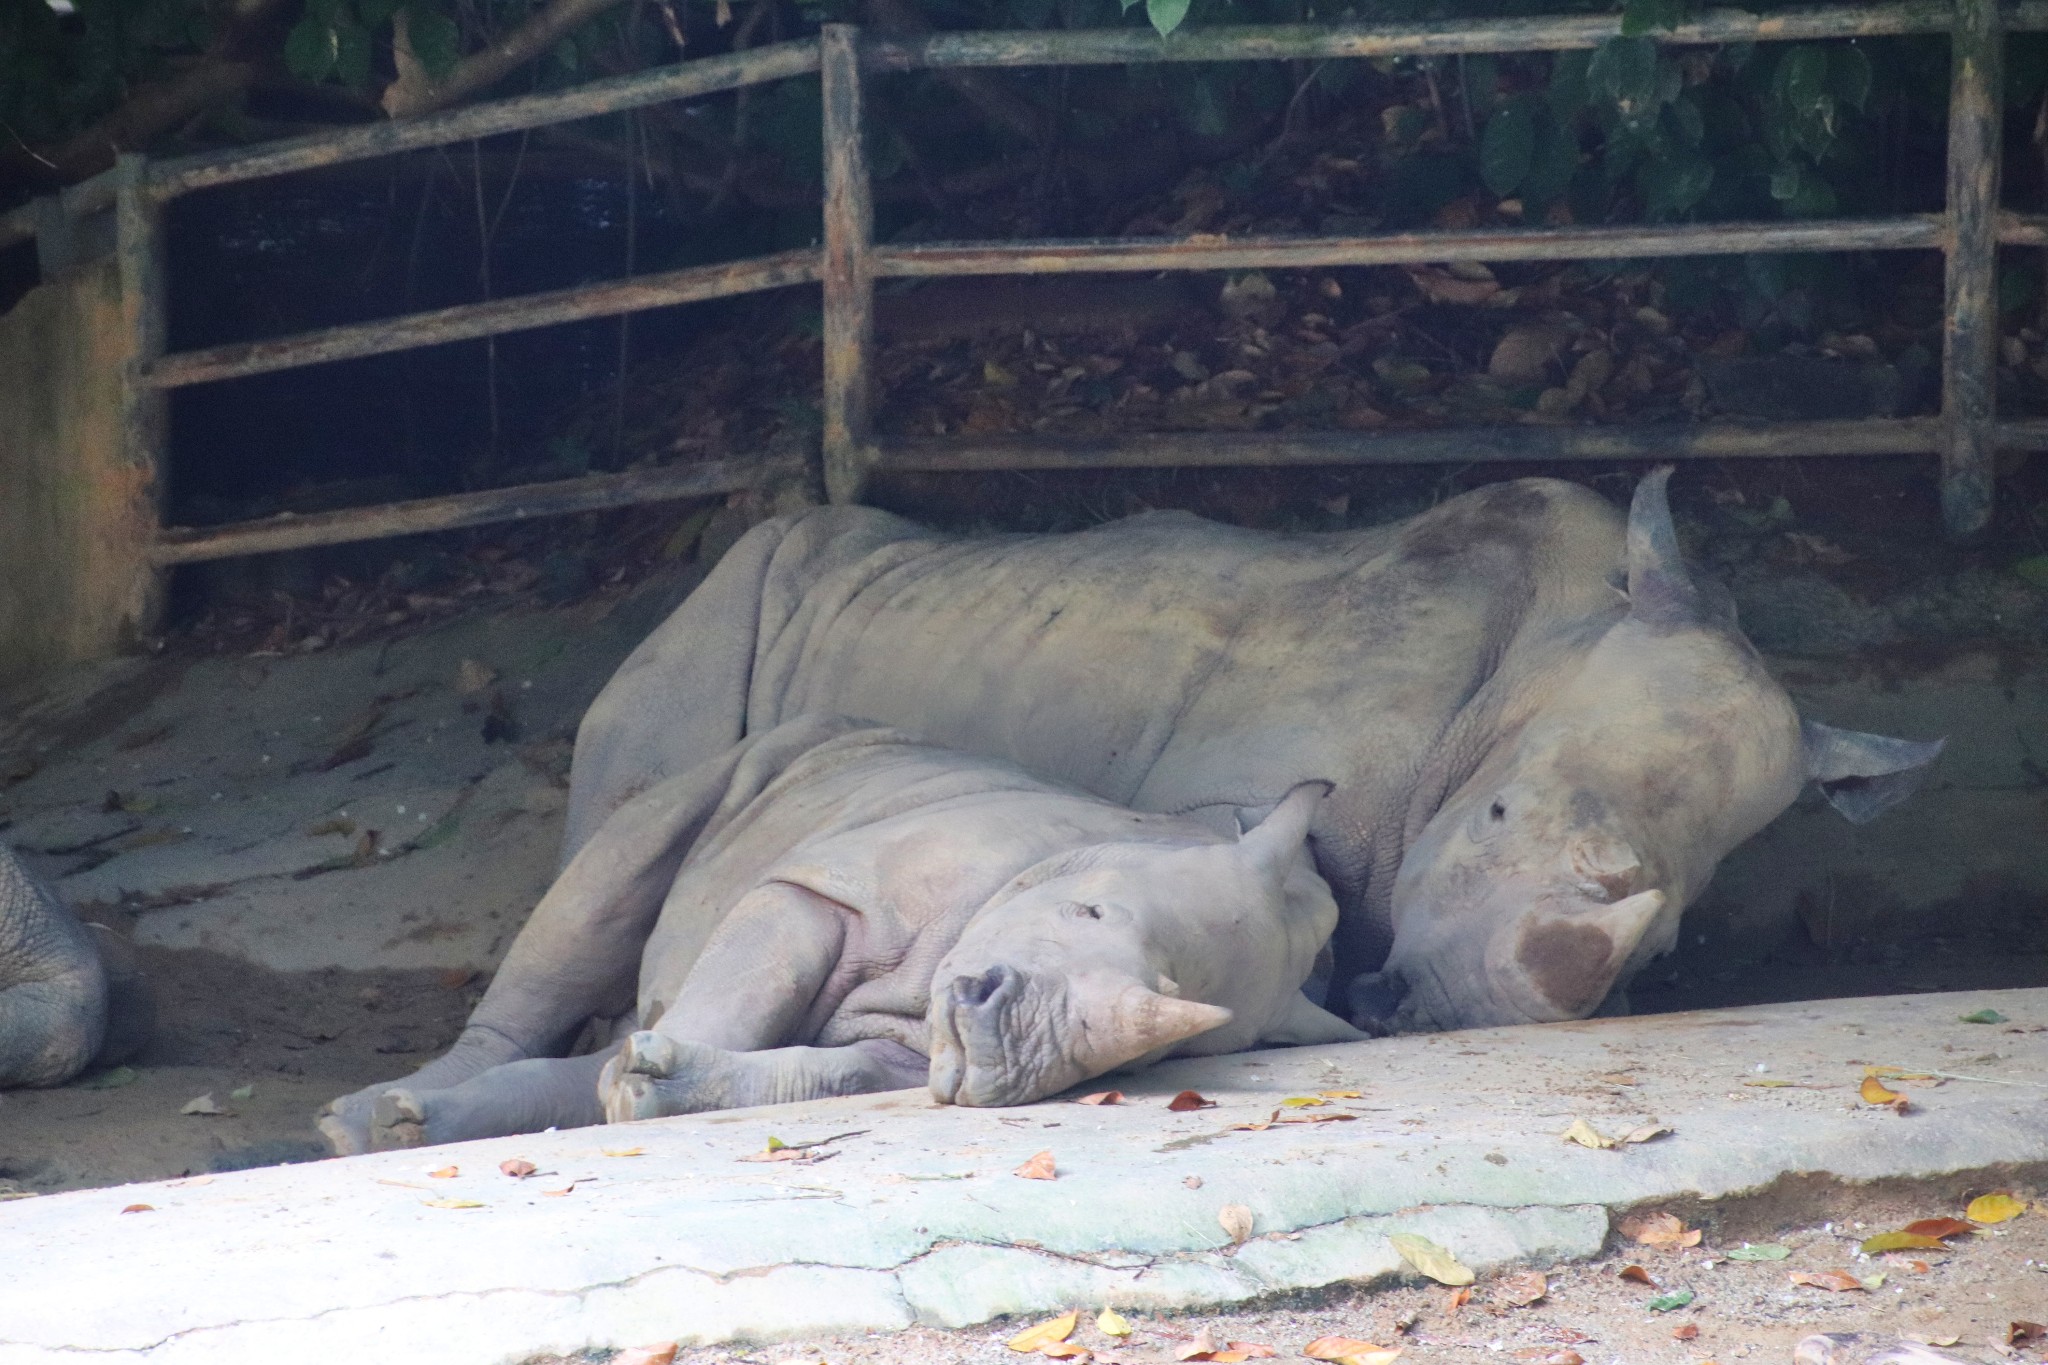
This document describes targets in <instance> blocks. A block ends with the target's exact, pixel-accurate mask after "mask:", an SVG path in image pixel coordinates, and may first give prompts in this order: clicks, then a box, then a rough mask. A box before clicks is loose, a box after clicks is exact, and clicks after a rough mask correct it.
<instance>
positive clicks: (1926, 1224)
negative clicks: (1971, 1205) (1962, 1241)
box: [1900, 1218, 1977, 1238]
mask: <svg viewBox="0 0 2048 1365" xmlns="http://www.w3.org/2000/svg"><path fill="white" fill-rule="evenodd" d="M1976 1230H1977V1229H1976V1227H1975V1225H1973V1224H1970V1223H1965V1222H1964V1221H1963V1220H1962V1219H1960V1218H1916V1219H1914V1220H1913V1221H1912V1222H1910V1223H1908V1224H1906V1226H1905V1227H1903V1228H1901V1229H1900V1231H1902V1232H1913V1233H1918V1234H1919V1235H1920V1236H1922V1237H1942V1238H1948V1237H1960V1236H1962V1235H1963V1234H1964V1233H1966V1232H1975V1231H1976Z"/></svg>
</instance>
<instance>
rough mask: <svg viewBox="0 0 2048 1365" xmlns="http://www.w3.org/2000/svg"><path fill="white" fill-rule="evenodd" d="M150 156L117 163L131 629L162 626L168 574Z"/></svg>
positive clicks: (156, 211) (159, 267)
mask: <svg viewBox="0 0 2048 1365" xmlns="http://www.w3.org/2000/svg"><path fill="white" fill-rule="evenodd" d="M148 172H149V168H148V159H147V158H146V157H143V156H140V155H137V154H135V153H132V152H124V153H122V154H121V156H120V157H119V158H118V159H117V161H116V163H115V183H114V257H115V267H116V269H117V270H118V272H119V274H120V281H121V319H122V322H123V323H124V324H125V327H126V330H127V333H128V335H127V338H126V341H127V346H126V350H127V363H126V366H125V372H124V374H123V376H122V383H121V393H122V401H121V430H122V443H123V445H124V446H125V448H126V449H125V454H126V458H127V466H128V468H127V473H128V476H129V479H128V487H129V488H130V490H131V492H130V494H129V501H130V504H131V506H130V508H129V514H128V517H127V527H128V533H129V535H130V536H132V537H134V538H137V539H139V541H140V543H139V544H136V545H134V546H132V547H130V546H124V547H123V555H122V557H123V558H124V559H126V558H127V557H128V555H129V553H130V552H131V551H132V554H133V556H134V570H133V575H134V577H133V590H132V595H131V597H130V601H131V603H132V618H131V619H132V621H133V628H134V629H135V630H136V631H138V632H144V633H146V632H148V631H151V630H154V629H155V628H156V620H157V616H158V614H159V613H160V611H161V609H162V606H163V591H162V575H161V573H160V572H159V571H158V570H157V568H156V565H155V563H154V562H153V560H152V553H153V551H154V548H155V540H156V534H157V530H158V528H159V526H160V525H161V524H162V506H163V469H164V463H163V457H164V441H165V437H166V433H167V428H168V420H167V410H168V406H169V404H168V400H167V398H166V396H165V394H164V393H163V391H162V390H160V389H158V388H157V387H156V386H155V385H154V384H152V383H150V382H149V377H148V372H149V368H150V366H152V365H154V364H155V363H156V361H157V360H158V359H159V358H160V357H161V356H162V355H163V353H164V346H165V342H166V340H167V339H168V334H169V329H168V319H169V310H168V301H167V299H166V297H165V295H166V292H167V290H168V288H169V281H168V280H167V278H166V276H165V270H164V233H163V218H164V211H163V203H162V201H161V200H160V199H159V198H157V196H156V195H155V194H154V193H153V192H152V190H151V188H150V186H149V183H148Z"/></svg>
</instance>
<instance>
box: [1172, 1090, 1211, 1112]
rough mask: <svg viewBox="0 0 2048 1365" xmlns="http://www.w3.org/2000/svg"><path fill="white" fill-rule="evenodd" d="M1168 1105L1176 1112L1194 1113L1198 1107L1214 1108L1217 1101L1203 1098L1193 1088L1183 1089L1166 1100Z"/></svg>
mask: <svg viewBox="0 0 2048 1365" xmlns="http://www.w3.org/2000/svg"><path fill="white" fill-rule="evenodd" d="M1166 1107H1167V1108H1168V1109H1171V1110H1172V1111H1173V1112H1174V1113H1176V1114H1187V1113H1192V1112H1193V1111H1195V1110H1197V1109H1214V1108H1215V1107H1216V1101H1214V1100H1207V1099H1203V1098H1202V1096H1201V1095H1200V1094H1199V1093H1198V1092H1196V1091H1193V1090H1183V1091H1181V1092H1180V1093H1179V1094H1178V1095H1175V1096H1174V1097H1173V1098H1172V1099H1170V1100H1168V1101H1167V1102H1166Z"/></svg>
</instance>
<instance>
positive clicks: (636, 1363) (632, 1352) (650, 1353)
mask: <svg viewBox="0 0 2048 1365" xmlns="http://www.w3.org/2000/svg"><path fill="white" fill-rule="evenodd" d="M675 1358H676V1343H674V1342H673V1341H664V1342H661V1343H659V1344H658V1345H654V1346H628V1347H627V1348H626V1349H625V1350H623V1351H621V1352H619V1353H618V1354H617V1355H615V1356H613V1357H612V1359H611V1365H671V1362H672V1361H674V1360H675Z"/></svg>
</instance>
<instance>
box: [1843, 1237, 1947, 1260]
mask: <svg viewBox="0 0 2048 1365" xmlns="http://www.w3.org/2000/svg"><path fill="white" fill-rule="evenodd" d="M1946 1245H1948V1244H1947V1243H1946V1242H1944V1241H1942V1240H1941V1239H1940V1238H1939V1237H1929V1236H1928V1235H1927V1234H1925V1233H1921V1232H1880V1233H1878V1234H1877V1236H1875V1237H1866V1238H1864V1239H1863V1245H1862V1246H1860V1247H1858V1248H1857V1250H1858V1251H1861V1252H1862V1253H1863V1254H1864V1255H1865V1256H1876V1255H1879V1254H1881V1253H1883V1252H1887V1251H1927V1250H1929V1249H1933V1250H1936V1251H1939V1250H1940V1249H1941V1248H1942V1247H1944V1246H1946Z"/></svg>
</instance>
